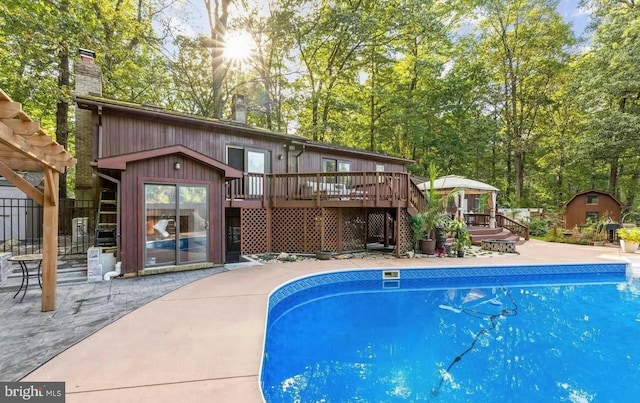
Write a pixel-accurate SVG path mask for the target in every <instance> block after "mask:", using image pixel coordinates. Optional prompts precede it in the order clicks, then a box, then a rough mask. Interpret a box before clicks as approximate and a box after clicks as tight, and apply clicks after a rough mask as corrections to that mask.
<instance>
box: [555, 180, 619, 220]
mask: <svg viewBox="0 0 640 403" xmlns="http://www.w3.org/2000/svg"><path fill="white" fill-rule="evenodd" d="M623 207H624V205H623V204H622V203H620V201H618V199H616V198H615V196H613V195H612V194H611V193H608V192H605V191H602V190H595V189H590V190H585V191H583V192H579V193H576V194H574V195H573V196H572V197H571V199H569V201H568V202H566V203H565V205H564V208H565V223H564V226H565V228H567V229H571V228H574V227H576V226H578V227H579V226H582V225H586V223H587V219H590V220H591V221H592V222H594V221H598V220H599V219H602V218H604V217H610V218H611V220H613V221H615V222H620V214H621V212H622V209H623Z"/></svg>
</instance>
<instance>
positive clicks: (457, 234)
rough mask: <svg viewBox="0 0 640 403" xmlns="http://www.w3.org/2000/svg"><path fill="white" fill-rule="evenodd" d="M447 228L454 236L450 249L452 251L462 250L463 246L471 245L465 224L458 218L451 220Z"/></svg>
mask: <svg viewBox="0 0 640 403" xmlns="http://www.w3.org/2000/svg"><path fill="white" fill-rule="evenodd" d="M449 230H450V231H451V235H452V236H453V238H454V241H453V244H452V245H451V249H452V250H453V251H456V252H458V251H462V250H464V248H468V247H469V246H471V236H470V235H469V231H468V230H467V224H465V223H464V221H460V220H451V222H450V223H449Z"/></svg>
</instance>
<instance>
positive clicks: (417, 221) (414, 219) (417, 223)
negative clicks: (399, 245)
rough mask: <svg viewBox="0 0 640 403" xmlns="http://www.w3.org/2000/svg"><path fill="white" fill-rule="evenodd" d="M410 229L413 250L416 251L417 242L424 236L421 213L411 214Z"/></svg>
mask: <svg viewBox="0 0 640 403" xmlns="http://www.w3.org/2000/svg"><path fill="white" fill-rule="evenodd" d="M411 231H412V233H413V250H414V251H415V252H416V253H418V242H420V240H421V239H422V238H423V237H424V215H423V214H422V213H418V214H414V215H412V216H411Z"/></svg>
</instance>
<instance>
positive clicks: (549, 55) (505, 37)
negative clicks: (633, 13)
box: [480, 0, 573, 203]
mask: <svg viewBox="0 0 640 403" xmlns="http://www.w3.org/2000/svg"><path fill="white" fill-rule="evenodd" d="M555 6H556V3H555V2H553V1H550V0H530V1H529V0H516V1H504V0H489V1H487V2H484V3H483V4H482V12H483V17H484V19H483V20H482V22H481V24H480V27H481V29H482V30H483V33H482V38H483V48H484V49H483V56H484V58H485V60H486V65H487V66H488V67H489V68H491V69H492V70H493V77H492V81H491V84H490V85H491V88H492V90H493V91H494V93H495V97H496V99H498V100H499V103H498V104H497V105H496V106H497V108H498V110H499V114H500V119H501V123H502V127H503V130H504V133H505V136H506V152H507V155H506V158H507V167H508V169H509V172H508V178H511V177H512V175H513V179H514V181H513V191H514V198H515V202H516V203H518V202H520V200H521V199H522V197H523V191H524V189H525V183H524V181H525V170H526V166H527V165H526V162H527V161H526V155H527V153H528V152H530V151H531V149H532V147H533V137H532V136H533V135H534V133H535V132H536V125H537V124H538V115H539V112H540V109H541V108H542V107H543V106H544V105H546V104H547V103H548V102H549V99H548V98H549V92H550V90H551V88H553V86H552V84H553V81H554V79H555V77H556V76H557V74H558V71H559V69H560V67H561V66H562V65H563V63H564V62H565V60H566V58H567V52H566V47H567V45H569V44H571V43H572V40H573V37H572V34H571V30H570V27H569V26H568V25H567V24H566V23H565V22H564V21H563V20H562V18H561V16H560V15H559V14H558V12H557V11H556V8H555ZM511 164H513V172H511V168H510V167H511ZM511 183H512V182H511V181H509V183H508V185H509V188H510V187H511Z"/></svg>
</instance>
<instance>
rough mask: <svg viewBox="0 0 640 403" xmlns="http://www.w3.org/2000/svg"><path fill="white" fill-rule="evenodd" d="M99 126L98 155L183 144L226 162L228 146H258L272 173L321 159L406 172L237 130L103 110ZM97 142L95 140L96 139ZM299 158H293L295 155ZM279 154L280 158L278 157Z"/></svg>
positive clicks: (371, 159) (311, 167) (313, 167)
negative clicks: (268, 158)
mask: <svg viewBox="0 0 640 403" xmlns="http://www.w3.org/2000/svg"><path fill="white" fill-rule="evenodd" d="M102 122H103V127H102V136H103V139H102V144H103V146H102V154H101V156H100V158H106V157H112V156H118V155H122V154H128V153H133V152H140V151H146V150H151V149H157V148H162V147H168V146H173V145H183V146H185V147H187V148H190V149H192V150H194V151H197V152H199V153H201V154H204V155H206V156H208V157H211V158H213V159H215V160H218V161H221V162H225V163H226V153H227V147H228V146H231V147H233V146H236V147H240V148H247V147H251V148H257V149H261V150H269V151H270V153H271V172H272V173H288V172H290V173H295V172H321V171H322V158H332V159H340V160H346V161H350V162H351V164H352V165H351V171H354V172H361V171H375V170H376V163H384V165H385V171H387V172H405V167H404V165H403V164H401V163H390V162H388V161H383V158H381V159H376V158H375V156H373V155H372V156H362V155H358V154H355V153H349V152H348V151H332V150H320V149H317V150H316V149H314V150H311V149H306V150H305V151H304V152H302V153H301V154H300V152H301V151H302V150H301V149H300V146H299V145H298V146H296V149H292V150H289V149H288V148H286V147H284V146H285V144H286V142H285V141H284V140H279V139H278V140H276V139H269V138H264V137H258V136H256V135H254V134H246V133H244V134H243V132H242V128H238V130H237V131H234V130H229V131H225V132H223V131H211V130H208V129H205V128H203V127H198V126H196V125H189V126H187V125H178V124H176V123H174V122H168V121H163V120H151V119H145V118H141V117H139V116H133V117H132V116H127V115H123V114H120V113H115V112H110V111H105V112H104V114H103V119H102ZM95 143H96V144H97V143H98V142H95ZM298 154H299V157H297V158H296V155H298ZM279 156H281V158H279Z"/></svg>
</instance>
